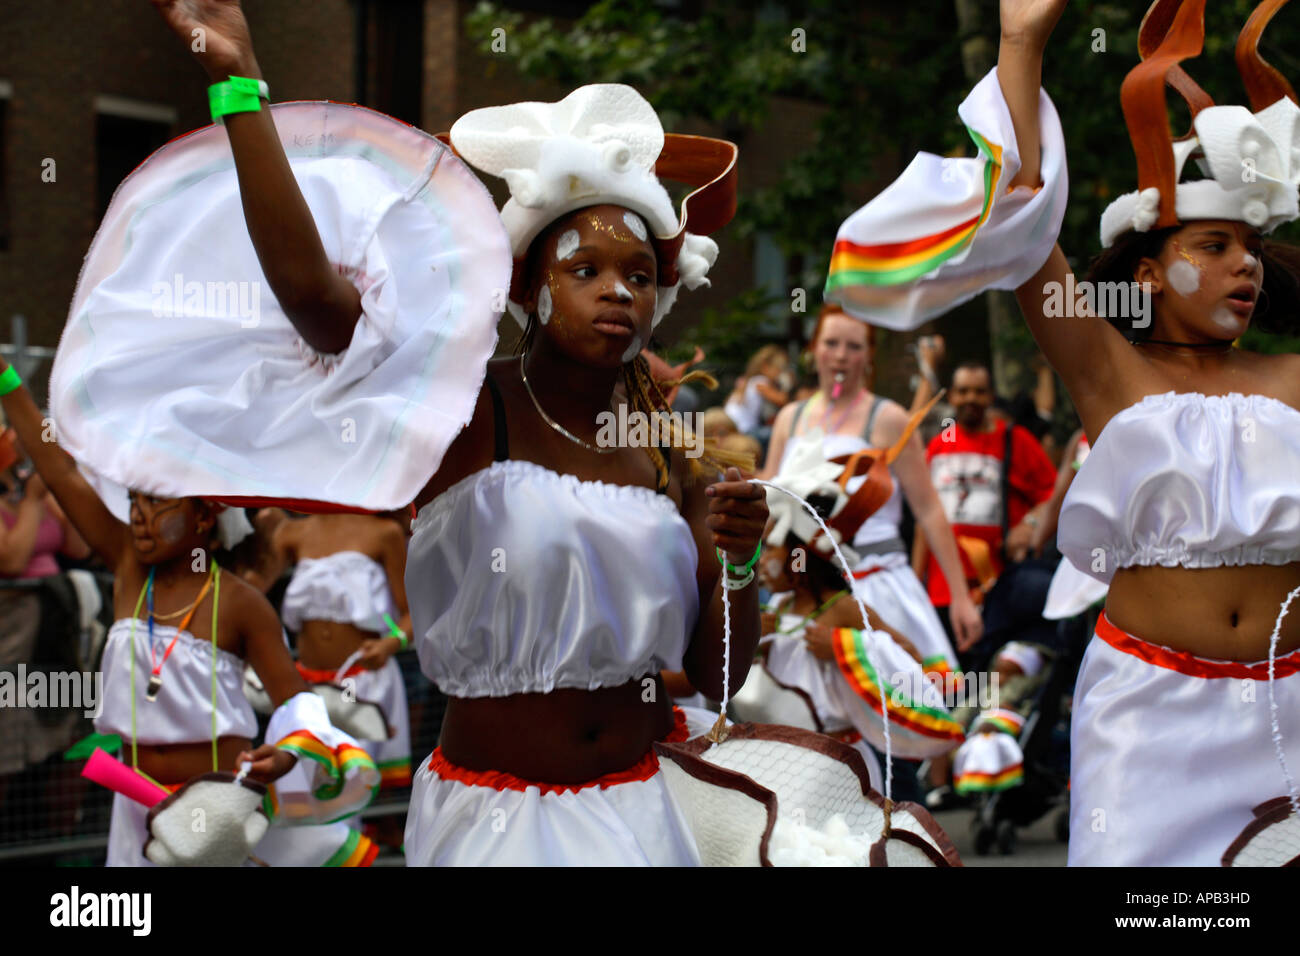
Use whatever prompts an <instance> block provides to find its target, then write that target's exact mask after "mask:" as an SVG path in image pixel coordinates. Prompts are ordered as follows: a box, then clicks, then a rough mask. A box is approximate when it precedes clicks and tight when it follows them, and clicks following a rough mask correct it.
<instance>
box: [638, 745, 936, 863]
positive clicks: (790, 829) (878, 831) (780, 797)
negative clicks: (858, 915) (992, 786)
mask: <svg viewBox="0 0 1300 956" xmlns="http://www.w3.org/2000/svg"><path fill="white" fill-rule="evenodd" d="M655 751H656V752H657V753H658V754H659V756H660V758H661V760H660V768H661V772H662V773H663V774H664V776H665V778H666V779H667V781H668V785H669V787H670V788H671V789H672V792H673V796H674V798H675V799H676V801H677V804H678V806H679V807H680V809H681V811H682V813H683V814H684V815H685V816H686V819H687V821H688V822H689V824H690V826H691V829H692V831H693V832H694V834H695V840H696V845H697V847H698V848H699V851H700V861H701V863H703V864H704V865H705V866H867V865H871V866H960V865H961V860H960V858H959V857H958V855H957V850H956V848H955V847H954V846H953V845H952V841H951V840H949V839H948V836H947V834H945V833H944V832H943V830H942V829H941V828H940V827H939V825H938V824H937V823H935V821H934V818H933V817H931V816H930V814H929V813H927V812H926V811H925V810H924V809H923V808H922V807H920V806H918V805H917V804H914V803H900V804H891V802H890V801H889V800H888V799H887V798H885V797H882V796H881V795H880V794H879V793H877V792H876V791H875V790H873V789H872V788H871V784H870V781H869V780H868V777H867V767H866V764H865V763H863V760H862V755H861V754H859V753H858V752H857V751H856V750H854V749H853V748H852V747H850V746H849V745H848V744H844V743H840V742H839V741H837V740H834V739H832V738H830V737H826V736H823V735H822V734H817V733H813V732H812V731H807V730H800V729H798V728H795V727H782V726H776V725H772V724H736V725H734V726H732V727H731V728H729V733H728V735H727V739H726V742H725V743H722V744H713V743H712V742H711V741H710V740H709V739H708V738H707V737H696V738H695V739H693V740H688V741H686V742H685V743H680V744H664V743H658V744H655Z"/></svg>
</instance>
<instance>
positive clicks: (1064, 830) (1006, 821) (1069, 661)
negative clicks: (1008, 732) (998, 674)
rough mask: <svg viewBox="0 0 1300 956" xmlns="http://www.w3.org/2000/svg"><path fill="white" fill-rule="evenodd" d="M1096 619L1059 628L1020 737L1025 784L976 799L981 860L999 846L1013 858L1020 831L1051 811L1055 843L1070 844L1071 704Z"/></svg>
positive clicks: (1081, 618) (1088, 617) (1089, 617)
mask: <svg viewBox="0 0 1300 956" xmlns="http://www.w3.org/2000/svg"><path fill="white" fill-rule="evenodd" d="M1097 613H1098V612H1097V611H1096V610H1095V609H1094V610H1090V611H1088V612H1086V613H1084V614H1081V615H1079V616H1077V617H1073V618H1068V619H1066V620H1062V621H1057V622H1055V627H1056V640H1055V641H1054V644H1055V647H1054V648H1053V651H1054V652H1055V653H1054V655H1053V657H1052V659H1051V660H1050V661H1049V662H1048V663H1047V664H1046V665H1045V667H1046V668H1047V673H1046V675H1045V677H1044V679H1043V681H1042V682H1041V684H1039V686H1038V687H1037V690H1036V691H1035V692H1034V693H1033V695H1032V696H1031V698H1030V703H1029V708H1028V713H1027V715H1026V716H1025V718H1024V724H1023V726H1022V727H1021V728H1020V730H1019V733H1018V734H1017V735H1016V741H1017V743H1018V744H1019V746H1020V750H1021V751H1022V752H1023V755H1024V756H1023V777H1022V781H1021V783H1020V784H1019V785H1018V786H1012V787H1009V788H1007V789H1004V790H995V791H991V792H985V793H980V794H978V795H977V796H976V798H975V819H974V821H973V826H974V833H975V852H976V853H977V854H978V855H980V856H985V855H987V854H988V853H989V852H991V851H992V849H993V847H994V846H995V845H996V846H997V848H998V851H999V852H1000V853H1002V854H1003V855H1004V856H1010V855H1011V854H1012V853H1014V852H1015V849H1016V841H1017V831H1018V830H1019V829H1020V828H1023V827H1027V826H1029V825H1030V824H1032V823H1034V822H1035V821H1036V820H1038V819H1039V818H1041V817H1042V816H1044V815H1045V814H1047V813H1050V812H1051V811H1053V810H1056V811H1057V816H1056V820H1055V833H1056V838H1057V839H1058V840H1060V841H1061V842H1062V843H1064V842H1066V841H1067V840H1068V838H1069V833H1070V807H1069V789H1068V788H1069V775H1070V702H1071V697H1072V695H1073V692H1074V682H1075V678H1076V677H1077V676H1078V672H1079V665H1080V663H1081V661H1082V659H1083V650H1084V648H1085V647H1086V646H1087V643H1088V638H1089V637H1090V636H1091V634H1092V628H1093V626H1094V625H1095V623H1096V615H1097ZM1021 709H1022V710H1023V709H1024V708H1023V707H1022V708H1021Z"/></svg>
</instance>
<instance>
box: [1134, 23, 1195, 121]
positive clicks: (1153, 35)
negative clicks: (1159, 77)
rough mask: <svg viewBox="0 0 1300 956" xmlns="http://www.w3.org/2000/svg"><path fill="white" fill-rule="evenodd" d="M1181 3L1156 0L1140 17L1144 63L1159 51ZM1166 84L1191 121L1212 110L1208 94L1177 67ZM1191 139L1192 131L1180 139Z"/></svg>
mask: <svg viewBox="0 0 1300 956" xmlns="http://www.w3.org/2000/svg"><path fill="white" fill-rule="evenodd" d="M1180 2H1181V0H1155V2H1154V3H1152V4H1151V7H1150V8H1149V9H1148V10H1147V12H1146V15H1145V16H1143V17H1142V25H1141V26H1139V27H1138V56H1139V57H1141V58H1142V59H1144V60H1145V59H1147V58H1148V57H1150V56H1151V55H1152V54H1153V53H1155V51H1156V50H1158V49H1159V48H1160V44H1161V42H1163V41H1164V38H1165V36H1166V35H1167V34H1168V33H1169V28H1170V26H1172V25H1173V21H1174V14H1175V13H1176V12H1177V10H1178V5H1179V3H1180ZM1165 81H1166V82H1167V83H1168V84H1169V85H1170V86H1172V87H1173V88H1174V89H1175V90H1177V91H1178V93H1179V94H1180V95H1181V96H1182V98H1183V99H1184V100H1185V101H1186V103H1187V107H1188V109H1190V110H1191V113H1192V119H1196V114H1197V113H1199V112H1200V111H1201V110H1203V109H1205V108H1206V107H1207V106H1213V105H1214V100H1213V99H1211V98H1210V94H1209V93H1206V92H1205V90H1203V89H1201V86H1200V84H1199V83H1197V82H1196V81H1195V80H1193V79H1192V78H1191V77H1190V76H1188V75H1187V71H1186V70H1184V69H1183V68H1182V66H1180V65H1175V66H1174V67H1172V68H1171V69H1170V70H1169V73H1168V74H1167V76H1166V77H1165ZM1191 135H1192V130H1190V129H1189V130H1188V131H1187V132H1186V133H1185V134H1184V135H1183V136H1181V137H1179V138H1180V139H1186V138H1187V137H1188V136H1191Z"/></svg>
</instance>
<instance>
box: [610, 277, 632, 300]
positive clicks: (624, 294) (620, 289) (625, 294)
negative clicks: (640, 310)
mask: <svg viewBox="0 0 1300 956" xmlns="http://www.w3.org/2000/svg"><path fill="white" fill-rule="evenodd" d="M614 294H615V295H617V296H618V297H619V298H620V299H622V300H623V301H624V302H631V301H632V300H633V299H634V298H635V296H634V295H632V293H631V292H629V291H628V288H627V286H625V285H624V284H623V283H622V282H619V281H618V280H617V279H615V280H614Z"/></svg>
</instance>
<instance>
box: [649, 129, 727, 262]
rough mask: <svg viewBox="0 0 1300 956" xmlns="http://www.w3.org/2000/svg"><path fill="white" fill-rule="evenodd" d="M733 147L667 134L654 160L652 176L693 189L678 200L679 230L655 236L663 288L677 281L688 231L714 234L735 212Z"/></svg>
mask: <svg viewBox="0 0 1300 956" xmlns="http://www.w3.org/2000/svg"><path fill="white" fill-rule="evenodd" d="M739 153H740V151H739V150H738V149H737V148H736V144H735V143H732V142H730V141H728V140H725V139H713V138H712V137H709V136H689V135H686V134H684V133H665V134H664V148H663V149H662V150H661V151H660V153H659V158H658V159H657V160H655V166H654V173H655V175H656V176H658V177H660V178H661V179H671V180H673V181H674V182H679V183H685V184H686V185H688V186H695V187H696V188H695V189H694V190H692V191H691V193H690V195H688V196H687V197H686V198H685V199H683V200H682V217H681V228H679V229H678V230H677V234H676V235H674V236H672V237H670V238H667V239H659V238H656V239H655V241H654V245H655V252H656V254H657V255H658V257H659V262H660V266H659V273H660V278H661V280H662V282H661V284H663V285H673V284H676V282H677V256H678V254H679V253H680V252H681V250H682V242H683V241H684V240H685V238H686V230H687V228H688V227H689V228H690V231H691V232H692V233H693V234H694V235H697V236H707V235H709V234H710V233H713V232H717V231H718V230H719V229H721V228H722V227H723V226H725V225H726V224H727V223H729V222H731V218H732V217H733V216H734V215H735V214H736V181H737V175H736V157H737V156H738V155H739Z"/></svg>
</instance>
